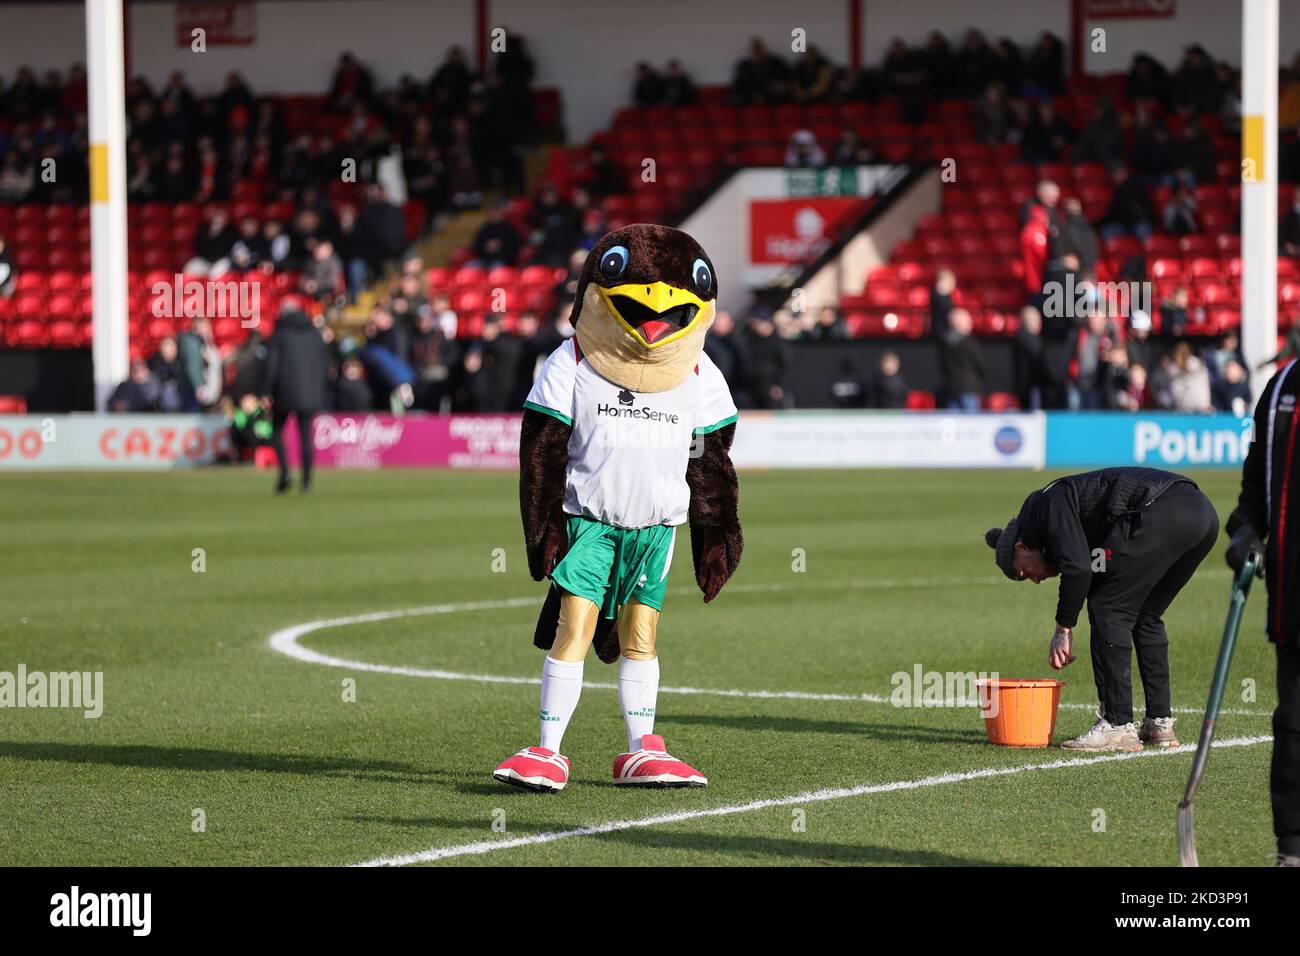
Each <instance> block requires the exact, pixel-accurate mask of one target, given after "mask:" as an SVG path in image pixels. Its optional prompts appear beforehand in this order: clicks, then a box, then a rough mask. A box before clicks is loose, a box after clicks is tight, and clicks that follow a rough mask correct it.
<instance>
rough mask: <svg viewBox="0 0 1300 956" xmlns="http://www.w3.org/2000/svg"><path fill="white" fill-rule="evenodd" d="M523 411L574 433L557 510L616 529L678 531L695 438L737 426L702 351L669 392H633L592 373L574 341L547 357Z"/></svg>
mask: <svg viewBox="0 0 1300 956" xmlns="http://www.w3.org/2000/svg"><path fill="white" fill-rule="evenodd" d="M524 407H525V408H531V409H533V410H534V411H537V412H542V413H544V414H547V415H551V416H553V417H554V418H558V419H559V420H560V421H562V422H564V423H565V424H567V425H571V426H573V434H572V435H571V436H570V438H569V468H568V473H567V475H566V477H565V489H564V510H565V511H566V512H567V513H568V514H572V515H582V516H584V517H587V518H592V519H594V520H596V521H600V522H603V523H604V524H608V525H612V526H614V527H616V528H649V527H652V526H653V525H673V526H676V525H679V524H683V523H684V522H685V521H686V519H687V511H688V509H689V507H690V499H691V492H690V488H689V487H688V486H687V484H686V464H687V462H688V461H689V460H690V457H691V453H692V447H693V446H694V447H696V448H697V449H698V448H700V447H702V445H696V443H695V436H697V435H705V434H708V433H709V432H713V431H717V430H718V429H719V428H722V427H724V426H726V425H729V424H731V423H732V422H734V421H735V420H736V405H735V403H734V402H732V400H731V391H730V389H728V388H727V382H726V379H724V378H723V377H722V373H721V372H719V371H718V367H717V366H716V365H714V364H713V360H712V359H710V358H709V357H708V355H706V354H704V353H703V352H701V353H700V362H699V365H697V366H696V368H695V370H694V371H693V372H692V373H691V374H690V375H687V376H686V380H685V381H684V382H682V384H680V385H678V386H677V387H676V388H673V389H669V390H668V391H666V392H632V391H628V390H627V389H625V388H623V387H621V386H619V385H615V384H614V383H613V382H611V381H609V380H608V379H606V378H604V377H602V376H601V375H600V374H599V373H598V372H597V371H596V370H595V369H593V368H592V367H591V365H590V364H589V363H588V362H587V360H586V359H584V358H582V356H581V354H580V352H579V349H578V344H577V341H576V340H575V339H570V340H569V341H567V342H565V343H564V344H563V345H561V346H560V347H559V348H557V349H556V350H555V351H554V352H552V353H551V356H550V358H548V359H547V360H546V364H545V365H543V366H542V371H541V373H540V374H539V375H538V376H537V381H536V382H534V383H533V388H532V391H530V392H529V393H528V399H527V401H525V402H524ZM696 454H698V450H697V451H696Z"/></svg>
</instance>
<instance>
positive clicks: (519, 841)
mask: <svg viewBox="0 0 1300 956" xmlns="http://www.w3.org/2000/svg"><path fill="white" fill-rule="evenodd" d="M1272 739H1273V738H1272V737H1269V736H1261V737H1232V738H1228V739H1227V740H1221V741H1216V742H1215V744H1214V748H1215V749H1216V750H1217V749H1219V748H1220V747H1251V746H1254V745H1256V744H1263V743H1268V742H1269V741H1271V740H1272ZM1195 750H1196V747H1195V746H1193V745H1190V744H1189V745H1187V746H1184V747H1177V748H1173V749H1170V750H1143V751H1139V752H1138V753H1118V754H1102V755H1100V756H1097V757H1080V758H1063V759H1061V760H1053V761H1050V762H1047V763H1031V764H1021V765H1020V766H1016V767H987V768H985V769H983V770H967V771H962V772H954V773H942V774H936V775H934V776H930V777H922V778H920V779H919V780H895V781H892V782H890V783H873V784H863V785H860V786H856V787H840V788H836V789H825V790H810V791H808V792H806V793H796V794H794V795H792V796H789V797H772V798H769V799H766V800H751V801H750V802H749V803H736V804H730V805H728V806H721V807H709V808H707V809H703V810H680V811H678V812H676V813H660V814H656V815H655V816H650V817H640V818H638V819H633V820H612V821H610V822H609V823H598V824H593V825H591V826H585V827H574V828H573V829H569V830H552V831H549V832H546V833H534V834H532V835H530V836H522V837H511V838H510V839H506V840H479V841H476V842H474V843H460V844H456V845H453V846H443V847H434V848H432V849H428V850H421V851H419V852H417V853H406V854H401V855H398V856H380V857H375V858H374V859H372V860H366V861H364V862H362V863H354V864H353V866H410V865H411V864H413V863H433V862H435V861H437V860H448V859H453V858H455V857H461V856H482V855H484V854H487V853H496V852H498V851H500V850H513V849H518V848H519V847H526V846H537V845H540V844H543V843H555V842H557V841H559V840H570V839H573V838H574V837H588V836H600V835H601V834H604V833H617V832H619V831H621V830H635V829H642V828H645V827H656V826H665V825H668V824H673V823H683V822H685V821H687V820H699V819H704V818H707V817H726V816H732V815H734V814H737V813H751V812H753V811H755V810H766V809H769V808H771V807H789V806H796V805H799V804H805V803H824V802H826V801H828V800H844V799H847V798H850V797H864V796H869V795H871V794H875V793H897V792H899V791H903V790H922V789H925V788H927V787H940V786H944V785H946V784H950V783H965V782H967V781H970V780H986V779H988V778H990V777H1010V776H1014V775H1015V774H1021V773H1027V772H1029V771H1031V770H1059V769H1062V768H1064V767H1090V766H1094V765H1096V764H1100V763H1114V762H1117V761H1120V760H1135V759H1140V758H1143V757H1160V756H1166V755H1168V754H1177V753H1188V752H1192V751H1195Z"/></svg>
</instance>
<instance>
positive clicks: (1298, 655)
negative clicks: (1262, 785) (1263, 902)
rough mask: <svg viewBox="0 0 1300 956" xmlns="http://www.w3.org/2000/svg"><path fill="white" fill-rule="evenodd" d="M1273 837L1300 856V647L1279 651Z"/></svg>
mask: <svg viewBox="0 0 1300 956" xmlns="http://www.w3.org/2000/svg"><path fill="white" fill-rule="evenodd" d="M1268 789H1269V791H1270V793H1271V794H1272V798H1273V833H1274V835H1275V836H1276V837H1277V848H1278V852H1280V853H1288V854H1291V855H1292V856H1300V647H1297V646H1295V645H1287V646H1282V645H1279V646H1278V648H1277V710H1275V711H1273V766H1272V769H1271V771H1270V772H1269V787H1268Z"/></svg>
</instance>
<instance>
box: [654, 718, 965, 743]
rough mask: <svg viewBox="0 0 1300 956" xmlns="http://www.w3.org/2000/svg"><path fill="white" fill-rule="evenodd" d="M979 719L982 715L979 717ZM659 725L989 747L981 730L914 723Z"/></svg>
mask: <svg viewBox="0 0 1300 956" xmlns="http://www.w3.org/2000/svg"><path fill="white" fill-rule="evenodd" d="M975 719H976V720H978V719H979V718H978V716H976V718H975ZM655 720H656V722H657V723H659V724H699V725H703V726H707V727H724V728H728V729H731V730H740V731H745V732H753V731H769V732H772V733H792V734H848V735H850V736H858V737H871V738H873V739H876V740H889V741H895V740H897V741H903V742H907V743H922V744H987V743H988V736H987V735H986V734H985V733H984V731H983V730H981V729H979V727H978V726H977V727H975V728H972V729H971V730H952V729H949V728H944V727H917V726H915V725H913V724H868V723H863V722H861V721H854V720H810V719H807V718H804V717H779V716H775V715H772V714H751V715H749V716H726V717H724V716H718V715H714V714H661V715H659V716H658V717H656V718H655Z"/></svg>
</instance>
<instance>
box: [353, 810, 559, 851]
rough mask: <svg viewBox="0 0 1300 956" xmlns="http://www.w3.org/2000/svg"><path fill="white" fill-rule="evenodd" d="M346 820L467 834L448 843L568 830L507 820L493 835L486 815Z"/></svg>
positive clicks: (355, 818) (551, 824)
mask: <svg viewBox="0 0 1300 956" xmlns="http://www.w3.org/2000/svg"><path fill="white" fill-rule="evenodd" d="M346 819H349V820H352V821H353V822H354V823H377V824H380V825H382V826H386V827H395V828H397V829H400V830H410V829H416V828H418V829H426V830H437V831H439V833H442V834H444V835H445V834H447V833H449V832H451V831H468V832H467V834H466V835H464V836H463V838H462V839H456V840H450V839H449V840H448V844H452V843H460V842H466V843H468V842H475V841H478V840H492V839H501V840H508V839H510V838H511V837H516V836H521V835H523V834H526V833H551V832H554V831H556V830H568V829H570V828H571V826H570V825H568V824H555V823H523V824H521V823H516V822H515V821H514V820H510V823H509V827H508V829H507V830H506V831H505V832H503V833H495V832H493V830H492V829H491V823H492V817H491V816H489V815H487V814H484V815H483V816H481V817H475V818H473V819H460V820H457V819H454V818H452V817H377V816H370V815H366V814H357V815H356V816H354V817H348V818H346Z"/></svg>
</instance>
